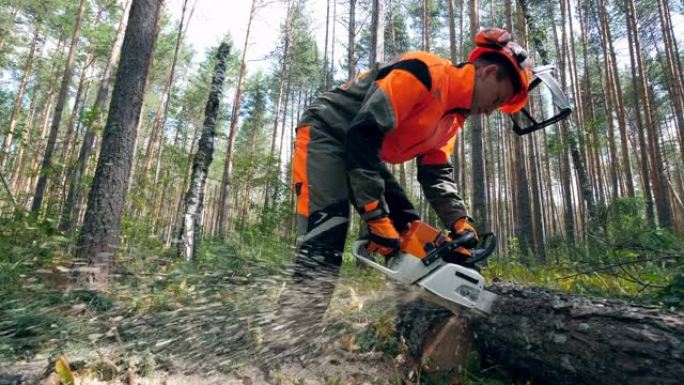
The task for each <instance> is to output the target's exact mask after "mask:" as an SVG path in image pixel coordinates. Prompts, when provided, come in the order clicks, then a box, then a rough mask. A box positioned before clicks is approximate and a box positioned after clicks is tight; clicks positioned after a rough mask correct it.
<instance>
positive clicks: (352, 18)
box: [347, 0, 356, 80]
mask: <svg viewBox="0 0 684 385" xmlns="http://www.w3.org/2000/svg"><path fill="white" fill-rule="evenodd" d="M347 30H348V32H349V34H348V35H347V79H349V80H351V79H353V78H354V76H356V55H355V48H356V0H349V24H348V25H347Z"/></svg>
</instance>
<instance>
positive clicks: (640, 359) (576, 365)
mask: <svg viewBox="0 0 684 385" xmlns="http://www.w3.org/2000/svg"><path fill="white" fill-rule="evenodd" d="M489 290H491V291H493V292H495V293H496V294H498V296H499V297H498V299H497V301H496V302H495V304H494V307H493V311H492V313H491V314H490V315H487V316H484V315H480V314H472V313H468V315H469V317H470V323H469V325H467V326H469V327H470V328H471V330H472V332H473V336H474V337H475V346H476V348H477V350H479V351H480V353H481V355H482V356H485V355H486V356H489V357H491V358H493V359H494V360H495V362H496V363H497V364H498V365H502V366H504V367H505V368H507V369H509V370H510V371H511V372H514V373H517V374H520V375H524V376H525V377H529V378H531V379H532V380H533V383H535V384H554V385H566V384H567V385H577V384H592V385H600V384H620V385H628V384H639V385H642V384H679V383H681V378H682V375H684V361H683V360H682V359H681V357H682V356H683V355H684V313H681V312H674V311H671V310H668V309H664V308H659V307H656V306H647V305H637V304H632V303H628V302H623V301H618V300H609V299H603V298H590V297H582V296H578V295H575V294H569V293H561V292H555V291H550V290H546V289H541V288H530V287H522V286H516V285H512V284H506V283H497V284H495V285H493V286H491V287H490V288H489ZM419 305H422V306H421V307H420V308H419V310H416V306H412V307H410V308H405V309H402V314H401V317H400V320H401V323H400V328H399V330H400V332H402V334H403V335H404V336H405V338H406V340H407V343H408V347H409V350H410V351H411V352H412V353H413V354H414V355H415V354H416V353H418V354H420V352H421V351H422V347H423V345H424V342H425V341H426V337H427V335H428V333H429V332H431V331H433V332H434V328H435V326H437V325H441V324H444V321H445V320H446V319H448V318H450V317H452V314H451V312H449V311H446V310H444V309H439V308H437V307H435V306H433V305H428V306H426V305H425V303H424V302H423V303H422V304H419Z"/></svg>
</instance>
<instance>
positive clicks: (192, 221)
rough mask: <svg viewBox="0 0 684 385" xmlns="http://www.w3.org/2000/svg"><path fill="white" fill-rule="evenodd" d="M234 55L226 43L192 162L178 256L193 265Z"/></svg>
mask: <svg viewBox="0 0 684 385" xmlns="http://www.w3.org/2000/svg"><path fill="white" fill-rule="evenodd" d="M229 52H230V45H228V44H227V43H222V44H221V45H220V46H219V48H218V52H217V53H216V65H215V67H214V78H213V79H212V80H211V91H210V92H209V99H208V100H207V105H206V107H205V109H204V124H203V126H202V136H201V137H200V140H199V144H198V146H197V154H195V157H194V159H193V161H192V176H191V177H190V186H189V188H188V191H187V193H186V195H185V213H184V214H183V221H182V225H181V231H180V236H179V237H178V238H179V242H178V254H179V255H180V256H182V257H184V258H185V260H187V261H188V262H191V261H192V260H193V259H194V257H195V254H196V253H197V247H198V246H199V242H200V225H201V220H202V207H203V206H204V189H205V185H206V181H207V175H208V171H209V166H210V165H211V162H212V160H213V157H214V142H215V140H216V116H217V114H218V108H219V102H220V100H221V94H222V93H223V92H222V91H223V80H224V79H225V73H226V58H227V57H228V53H229Z"/></svg>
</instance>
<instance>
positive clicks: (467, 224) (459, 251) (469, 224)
mask: <svg viewBox="0 0 684 385" xmlns="http://www.w3.org/2000/svg"><path fill="white" fill-rule="evenodd" d="M466 233H471V234H473V235H475V237H474V238H473V239H472V241H470V242H469V243H467V244H464V245H463V246H459V247H458V248H456V250H454V251H453V254H454V257H455V258H456V259H462V260H465V259H467V258H470V257H471V256H472V253H471V252H470V249H471V248H473V247H475V246H477V242H478V240H479V238H478V236H477V230H475V227H474V226H473V220H472V218H470V217H461V218H458V219H457V220H456V222H454V224H453V225H452V226H451V234H450V236H451V239H454V240H457V239H459V238H461V237H462V236H463V235H465V234H466Z"/></svg>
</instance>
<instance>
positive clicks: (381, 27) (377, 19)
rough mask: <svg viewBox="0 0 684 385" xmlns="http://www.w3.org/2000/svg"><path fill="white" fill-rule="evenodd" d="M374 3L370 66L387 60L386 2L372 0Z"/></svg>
mask: <svg viewBox="0 0 684 385" xmlns="http://www.w3.org/2000/svg"><path fill="white" fill-rule="evenodd" d="M372 3H373V5H372V9H371V27H370V31H371V43H370V54H369V59H368V66H369V67H372V66H373V65H374V64H375V63H377V62H383V61H384V60H385V4H384V0H372Z"/></svg>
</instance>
